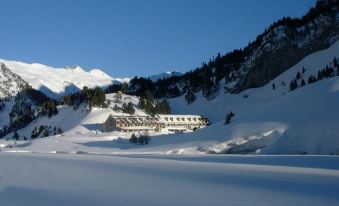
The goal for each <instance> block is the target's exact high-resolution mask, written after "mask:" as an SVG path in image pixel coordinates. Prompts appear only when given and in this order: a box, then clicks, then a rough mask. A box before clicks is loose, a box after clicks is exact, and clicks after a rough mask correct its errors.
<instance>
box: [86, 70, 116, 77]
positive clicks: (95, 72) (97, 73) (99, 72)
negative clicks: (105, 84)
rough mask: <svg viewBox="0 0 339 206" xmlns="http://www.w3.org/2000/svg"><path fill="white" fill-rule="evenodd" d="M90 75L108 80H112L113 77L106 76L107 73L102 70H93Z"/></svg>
mask: <svg viewBox="0 0 339 206" xmlns="http://www.w3.org/2000/svg"><path fill="white" fill-rule="evenodd" d="M89 73H90V74H91V75H92V76H95V77H98V78H106V79H112V77H111V76H109V75H108V74H106V73H105V72H103V71H102V70H100V69H92V70H91V71H89Z"/></svg>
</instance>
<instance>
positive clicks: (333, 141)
mask: <svg viewBox="0 0 339 206" xmlns="http://www.w3.org/2000/svg"><path fill="white" fill-rule="evenodd" d="M338 53H339V41H338V42H336V43H334V44H333V45H332V46H331V47H330V48H328V49H325V50H322V51H319V52H316V53H313V54H311V55H308V56H306V57H305V58H303V59H302V60H301V61H300V62H298V63H297V64H296V65H294V66H293V67H291V68H290V69H288V70H287V71H286V72H284V73H282V74H281V75H279V76H278V77H276V78H275V79H274V80H272V81H271V82H270V83H268V84H267V85H265V86H263V87H260V88H256V89H248V90H245V91H243V92H241V93H239V94H230V93H224V94H220V95H219V96H218V97H216V98H215V99H213V100H210V101H207V100H206V99H205V98H199V95H202V94H201V93H196V94H195V95H196V96H197V97H198V98H197V100H196V101H195V102H193V103H191V104H189V105H188V104H187V103H186V100H185V98H184V97H178V98H173V99H169V102H170V105H171V108H172V111H173V113H175V114H177V113H178V114H202V115H204V116H206V117H208V118H209V119H210V120H211V122H212V125H210V126H209V127H206V128H204V129H201V130H198V131H195V132H192V133H186V134H185V133H183V134H182V133H178V134H171V135H166V134H165V133H162V134H159V133H154V134H151V135H152V139H151V143H150V144H149V145H147V146H143V147H138V146H135V145H131V144H130V143H129V140H128V139H129V137H130V134H129V133H119V132H111V133H101V132H100V129H99V128H100V124H101V123H102V122H104V121H105V119H106V118H107V117H108V115H109V114H115V113H116V111H114V107H115V105H117V107H121V106H122V103H128V102H132V104H133V105H134V108H135V109H136V114H140V115H144V114H145V113H144V112H143V111H142V110H139V109H138V107H137V104H138V101H139V98H138V97H135V96H130V95H122V97H121V98H120V100H119V101H117V99H116V94H107V95H106V98H107V99H108V100H109V106H108V108H92V110H88V108H87V107H84V106H81V107H79V108H78V109H77V110H74V109H73V108H72V107H68V106H66V107H65V106H59V107H58V110H59V114H57V115H54V116H52V117H50V118H48V117H41V118H39V119H37V120H36V121H34V122H32V123H31V124H29V125H28V126H27V127H25V128H23V129H22V130H18V131H17V132H18V134H19V135H20V137H23V136H26V137H27V136H28V137H29V136H30V134H31V131H32V130H33V128H35V127H39V125H47V126H50V128H54V127H62V129H63V130H64V134H63V135H62V136H60V135H57V136H55V137H48V138H41V139H37V140H33V141H32V142H31V143H29V145H25V146H20V145H21V143H19V144H18V147H19V148H20V149H21V150H24V151H41V150H42V151H50V152H51V151H57V152H63V153H65V152H66V153H77V152H82V153H83V152H85V153H104V154H111V153H119V154H121V153H122V154H124V153H128V154H130V153H138V154H140V153H147V154H154V153H155V154H206V153H233V154H234V153H236V154H239V153H241V154H244V153H256V154H338V152H339V140H338V137H337V134H338V133H339V130H338V127H337V125H339V119H338V116H339V109H338V107H337V104H336V102H338V101H339V77H338V76H334V75H333V76H331V77H328V78H323V79H321V80H320V79H319V80H318V81H316V82H312V83H308V82H307V83H306V84H305V85H304V86H302V85H301V83H300V82H301V81H302V79H307V78H308V77H310V76H312V75H317V74H318V73H319V71H321V70H322V69H323V68H325V67H333V66H334V65H333V56H334V55H335V54H338ZM303 68H304V70H305V71H304V72H302V70H303ZM298 72H299V73H301V77H300V79H298V81H297V83H298V85H299V86H298V88H296V89H295V90H292V91H291V88H290V86H289V85H290V84H289V82H292V80H293V79H295V78H296V75H297V73H298ZM338 72H339V70H338V68H337V69H336V71H335V74H336V75H338V74H339V73H338ZM281 82H286V84H281ZM273 84H275V85H276V87H275V88H274V89H273V87H272V85H273ZM216 111H218V112H216ZM230 111H232V112H233V113H234V114H235V116H234V117H233V118H232V121H231V123H230V124H226V125H225V120H224V118H225V116H226V114H227V113H228V112H230ZM119 113H121V112H119ZM12 136H13V134H9V135H8V136H7V138H11V137H12ZM119 138H123V139H126V140H121V139H119ZM112 140H113V141H112ZM8 144H9V145H11V144H12V142H11V141H7V142H6V143H4V145H8ZM14 147H16V146H15V144H14ZM16 149H18V148H16Z"/></svg>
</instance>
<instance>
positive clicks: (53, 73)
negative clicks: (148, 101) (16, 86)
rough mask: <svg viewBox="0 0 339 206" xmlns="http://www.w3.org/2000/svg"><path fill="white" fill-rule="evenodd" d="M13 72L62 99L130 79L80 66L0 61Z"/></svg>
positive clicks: (45, 91)
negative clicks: (87, 89) (83, 90)
mask: <svg viewBox="0 0 339 206" xmlns="http://www.w3.org/2000/svg"><path fill="white" fill-rule="evenodd" d="M0 62H2V63H3V64H5V65H6V66H7V67H8V68H9V69H10V70H11V71H12V72H14V73H15V74H18V75H19V76H21V77H22V78H23V79H24V80H25V81H26V82H28V84H30V85H31V86H32V87H33V88H34V89H38V90H40V91H42V92H44V93H45V94H46V95H48V96H50V97H60V96H61V95H63V94H68V93H72V92H75V91H77V90H79V89H82V88H83V87H84V86H88V87H95V86H100V87H104V86H108V85H110V84H112V83H114V82H125V81H127V82H128V81H129V79H128V78H125V79H120V78H112V77H110V76H109V75H107V74H106V73H104V72H103V71H101V70H99V69H93V70H91V71H90V72H86V71H84V70H83V69H82V68H80V67H79V66H73V67H66V68H53V67H50V66H46V65H42V64H37V63H33V64H27V63H23V62H17V61H8V60H4V59H0Z"/></svg>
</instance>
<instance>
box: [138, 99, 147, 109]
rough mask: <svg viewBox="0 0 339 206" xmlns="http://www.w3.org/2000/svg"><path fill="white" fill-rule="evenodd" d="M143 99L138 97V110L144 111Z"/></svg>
mask: <svg viewBox="0 0 339 206" xmlns="http://www.w3.org/2000/svg"><path fill="white" fill-rule="evenodd" d="M145 101H146V100H145V99H144V98H142V97H140V99H139V103H138V107H139V108H140V109H145Z"/></svg>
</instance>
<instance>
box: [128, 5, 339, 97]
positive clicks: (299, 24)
mask: <svg viewBox="0 0 339 206" xmlns="http://www.w3.org/2000/svg"><path fill="white" fill-rule="evenodd" d="M338 34H339V4H338V1H328V3H326V4H322V5H321V4H318V5H317V6H316V7H315V8H311V9H310V10H309V11H308V12H307V14H305V15H304V16H302V17H300V18H290V17H285V18H282V19H280V20H278V21H276V22H274V23H273V24H271V25H270V26H268V27H267V28H266V29H265V31H264V32H263V33H262V34H260V35H258V36H257V38H256V39H255V40H254V41H252V42H250V43H249V44H248V45H247V46H245V47H244V48H239V49H236V50H234V51H231V52H229V53H226V54H220V53H218V54H217V55H216V56H214V57H212V58H211V59H210V60H209V61H207V62H203V63H202V65H201V66H200V67H198V68H195V69H192V70H191V71H189V72H187V73H185V74H183V75H181V76H173V77H169V78H166V79H160V80H158V81H157V82H152V81H150V80H149V81H147V79H142V78H133V79H131V81H130V87H129V91H130V93H131V94H136V95H142V94H143V93H145V91H146V90H150V91H152V93H153V94H154V96H155V97H157V98H169V97H170V98H172V97H178V96H183V95H187V94H189V93H191V92H192V91H193V92H199V91H201V93H202V96H203V97H204V98H206V99H207V100H211V99H214V98H215V97H217V96H218V95H219V94H221V93H225V92H226V93H240V92H242V91H244V90H246V89H250V88H258V87H261V86H264V85H265V84H267V83H269V82H270V81H271V80H272V79H274V78H276V77H277V76H279V75H280V74H281V73H283V72H284V71H286V70H288V69H289V68H291V67H292V66H293V65H295V64H297V63H298V62H299V61H300V60H301V59H303V58H304V57H306V56H307V55H309V54H312V53H314V52H317V51H320V50H323V49H326V48H329V47H330V46H331V45H332V44H333V43H335V42H336V41H337V40H338V39H339V35H338ZM335 56H338V54H336V55H335ZM332 58H333V57H332Z"/></svg>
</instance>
